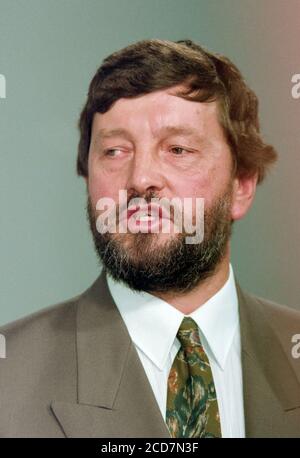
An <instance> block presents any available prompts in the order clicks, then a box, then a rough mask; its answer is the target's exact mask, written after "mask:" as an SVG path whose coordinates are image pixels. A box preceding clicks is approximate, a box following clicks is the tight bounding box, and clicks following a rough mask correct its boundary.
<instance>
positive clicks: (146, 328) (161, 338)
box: [107, 264, 238, 370]
mask: <svg viewBox="0 0 300 458" xmlns="http://www.w3.org/2000/svg"><path fill="white" fill-rule="evenodd" d="M107 283H108V287H109V290H110V293H111V295H112V297H113V299H114V301H115V303H116V305H117V307H118V309H119V312H120V314H121V316H122V318H123V320H124V322H125V324H126V326H127V329H128V332H129V334H130V337H131V339H132V341H133V342H134V344H135V345H136V346H137V347H138V348H139V349H140V350H141V351H142V352H143V353H144V354H146V356H147V357H148V358H149V359H151V361H152V362H153V363H154V364H155V365H156V366H157V367H158V368H159V369H160V370H163V368H164V367H165V364H166V362H167V359H168V356H169V353H170V350H171V347H172V345H173V343H174V340H175V338H176V334H177V331H178V328H179V326H180V324H181V321H182V319H183V317H184V316H186V315H185V314H184V313H182V312H180V311H179V310H177V309H176V308H175V307H173V306H172V305H171V304H169V303H168V302H166V301H164V300H162V299H160V298H158V297H156V296H153V295H152V294H149V293H146V292H137V291H133V290H131V289H130V288H129V287H128V286H126V285H125V284H124V283H122V282H116V281H115V280H114V279H113V278H112V277H111V276H110V275H108V274H107ZM189 316H190V317H192V318H193V319H194V320H195V322H196V323H197V325H198V326H199V329H200V337H201V340H202V343H203V346H204V349H205V350H206V351H208V353H209V354H208V356H209V357H213V358H214V359H215V361H216V363H217V364H218V365H219V366H220V367H221V368H222V369H223V368H224V366H225V363H226V358H227V355H228V352H229V350H230V347H231V345H232V344H233V339H234V335H235V331H236V329H237V326H238V300H237V293H236V286H235V281H234V275H233V270H232V266H231V264H230V266H229V277H228V279H227V281H226V283H225V284H224V285H223V287H222V288H221V289H220V290H219V291H218V292H217V293H216V294H214V296H212V297H211V298H210V299H209V300H208V301H207V302H205V303H204V304H203V305H201V307H199V308H198V309H196V310H195V311H194V312H192V313H191V314H189Z"/></svg>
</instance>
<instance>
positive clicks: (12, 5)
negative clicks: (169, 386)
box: [0, 0, 300, 323]
mask: <svg viewBox="0 0 300 458" xmlns="http://www.w3.org/2000/svg"><path fill="white" fill-rule="evenodd" d="M299 6H300V4H299V1H298V0H207V1H201V0H185V1H183V0H181V1H177V0H81V1H79V0H60V1H59V0H26V1H25V0H18V1H17V0H0V74H4V75H5V77H6V80H7V98H6V100H0V161H1V162H0V183H1V194H0V199H1V200H0V205H1V246H0V250H1V251H0V254H1V264H0V279H1V302H0V322H1V323H5V322H8V321H11V320H14V319H16V318H18V317H21V316H24V315H26V314H28V313H31V312H33V311H35V310H38V309H41V308H43V307H46V306H48V305H51V304H54V303H57V302H59V301H62V300H65V299H67V298H69V297H71V296H73V295H75V294H78V293H80V292H81V291H83V290H84V289H86V288H87V287H88V286H89V285H90V284H91V282H92V281H93V280H94V279H95V278H96V276H97V275H98V273H99V266H98V262H97V258H96V256H95V254H94V251H93V245H92V240H91V236H90V233H89V229H88V225H87V222H86V217H85V210H84V206H85V187H84V182H83V180H82V179H80V178H78V177H77V176H76V174H75V161H76V154H77V142H78V133H77V130H76V123H77V118H78V115H79V112H80V109H81V107H82V105H83V103H84V100H85V96H86V92H87V88H88V84H89V81H90V79H91V77H92V76H93V74H94V72H95V71H96V69H97V68H98V66H99V65H100V63H101V60H102V59H103V58H104V57H105V56H106V55H107V54H109V53H111V52H113V51H115V50H117V49H119V48H122V47H124V46H125V45H127V44H129V43H132V42H134V41H137V40H140V39H145V38H161V39H171V40H178V39H182V38H191V39H193V40H196V41H198V42H200V43H202V44H203V45H205V46H207V47H208V48H210V49H212V50H214V51H219V52H222V53H224V54H226V55H228V56H229V57H230V58H231V59H233V61H234V62H235V63H236V64H237V65H238V66H239V67H240V68H241V70H242V71H243V73H244V75H245V77H246V79H247V80H248V82H249V84H250V85H251V86H252V87H253V89H254V90H255V91H256V92H257V94H258V95H259V98H260V107H261V119H262V127H263V131H264V132H265V135H266V138H267V139H268V141H269V142H272V143H273V144H274V145H276V147H277V148H278V150H279V151H280V162H279V163H278V165H277V167H276V169H274V172H273V173H272V174H271V176H270V177H269V178H268V180H267V181H266V183H265V184H264V185H263V186H262V187H261V188H260V189H259V190H258V193H257V198H256V201H255V204H254V206H253V208H252V210H251V212H250V213H249V215H248V216H247V217H246V219H245V220H244V221H243V222H241V223H238V224H237V225H236V227H235V231H234V238H233V255H232V263H233V266H234V269H235V272H236V273H237V276H238V278H239V280H240V283H241V284H242V286H244V287H245V289H247V290H249V291H252V292H254V293H257V294H259V295H262V296H265V297H268V298H270V299H273V300H275V301H278V302H282V303H286V304H288V305H290V306H292V307H295V308H298V309H300V286H299V284H300V282H299V279H298V277H299V267H300V262H299V259H300V256H299V255H300V248H299V226H300V210H299V205H298V202H299V175H300V161H299V127H298V126H299V119H300V117H299V114H300V100H293V99H292V97H291V94H290V90H291V82H290V80H291V76H292V74H294V73H300V59H299V53H298V47H299V42H300V36H299V35H300V32H299V30H300V27H299V21H300V19H299V18H300V8H299Z"/></svg>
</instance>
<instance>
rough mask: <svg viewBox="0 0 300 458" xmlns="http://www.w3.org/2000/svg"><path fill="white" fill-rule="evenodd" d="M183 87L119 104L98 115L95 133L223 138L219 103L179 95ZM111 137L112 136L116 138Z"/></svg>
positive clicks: (95, 118)
mask: <svg viewBox="0 0 300 458" xmlns="http://www.w3.org/2000/svg"><path fill="white" fill-rule="evenodd" d="M181 88H182V86H174V87H173V88H171V89H164V90H160V91H155V92H152V93H150V94H146V95H141V96H138V97H134V98H121V99H119V100H117V101H116V102H115V103H114V104H113V105H112V107H111V108H110V109H109V110H108V111H107V112H106V113H96V114H95V116H94V119H93V133H100V132H101V133H102V134H106V135H107V136H109V135H110V133H112V135H113V134H114V132H115V133H117V132H118V131H120V132H121V131H122V130H124V129H126V130H127V131H128V132H130V133H133V134H135V135H139V134H145V133H146V132H148V133H149V134H150V135H151V136H153V137H159V136H160V135H161V134H176V133H178V134H185V135H190V136H191V135H193V133H194V134H195V135H196V134H198V135H201V137H204V136H211V135H214V136H219V137H222V136H223V131H222V129H221V126H220V124H219V121H218V105H217V102H209V103H202V102H201V103H200V102H195V101H190V100H186V99H183V98H182V97H179V96H178V95H176V92H177V91H178V89H181ZM112 135H111V136H112Z"/></svg>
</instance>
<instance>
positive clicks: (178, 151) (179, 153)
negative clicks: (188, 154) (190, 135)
mask: <svg viewBox="0 0 300 458" xmlns="http://www.w3.org/2000/svg"><path fill="white" fill-rule="evenodd" d="M171 151H172V152H173V153H174V154H175V155H176V156H182V153H183V152H184V151H187V150H186V149H185V148H183V147H182V146H173V147H172V148H171Z"/></svg>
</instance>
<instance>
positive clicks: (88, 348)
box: [51, 269, 170, 438]
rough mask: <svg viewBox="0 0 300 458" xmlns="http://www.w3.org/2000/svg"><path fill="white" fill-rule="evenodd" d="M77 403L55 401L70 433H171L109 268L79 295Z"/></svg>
mask: <svg viewBox="0 0 300 458" xmlns="http://www.w3.org/2000/svg"><path fill="white" fill-rule="evenodd" d="M76 334H77V342H76V344H77V358H78V360H77V363H78V402H77V403H70V402H63V401H61V400H53V401H52V404H51V408H52V411H53V413H54V415H55V417H56V419H57V421H58V422H59V423H60V425H61V427H62V429H63V431H64V432H65V434H66V436H68V437H112V438H113V437H170V435H169V431H168V429H167V426H166V424H165V422H164V420H163V417H162V415H161V412H160V410H159V407H158V405H157V402H156V399H155V396H154V393H153V391H152V388H151V385H150V383H149V381H148V378H147V376H146V374H145V371H144V368H143V366H142V363H141V361H140V359H139V356H138V353H137V351H136V349H135V347H134V344H133V342H132V340H131V338H130V336H129V333H128V331H127V328H126V325H125V323H124V321H123V319H122V317H121V315H120V313H119V310H118V309H117V306H116V304H115V303H114V301H113V298H112V297H111V295H110V292H109V289H108V286H107V282H106V276H105V270H104V269H103V271H102V273H101V275H100V276H99V277H98V279H97V280H96V281H95V283H94V284H93V285H92V286H91V287H90V288H89V289H88V290H87V291H86V292H85V293H84V294H83V295H82V296H81V297H80V299H79V302H78V314H77V330H76Z"/></svg>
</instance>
